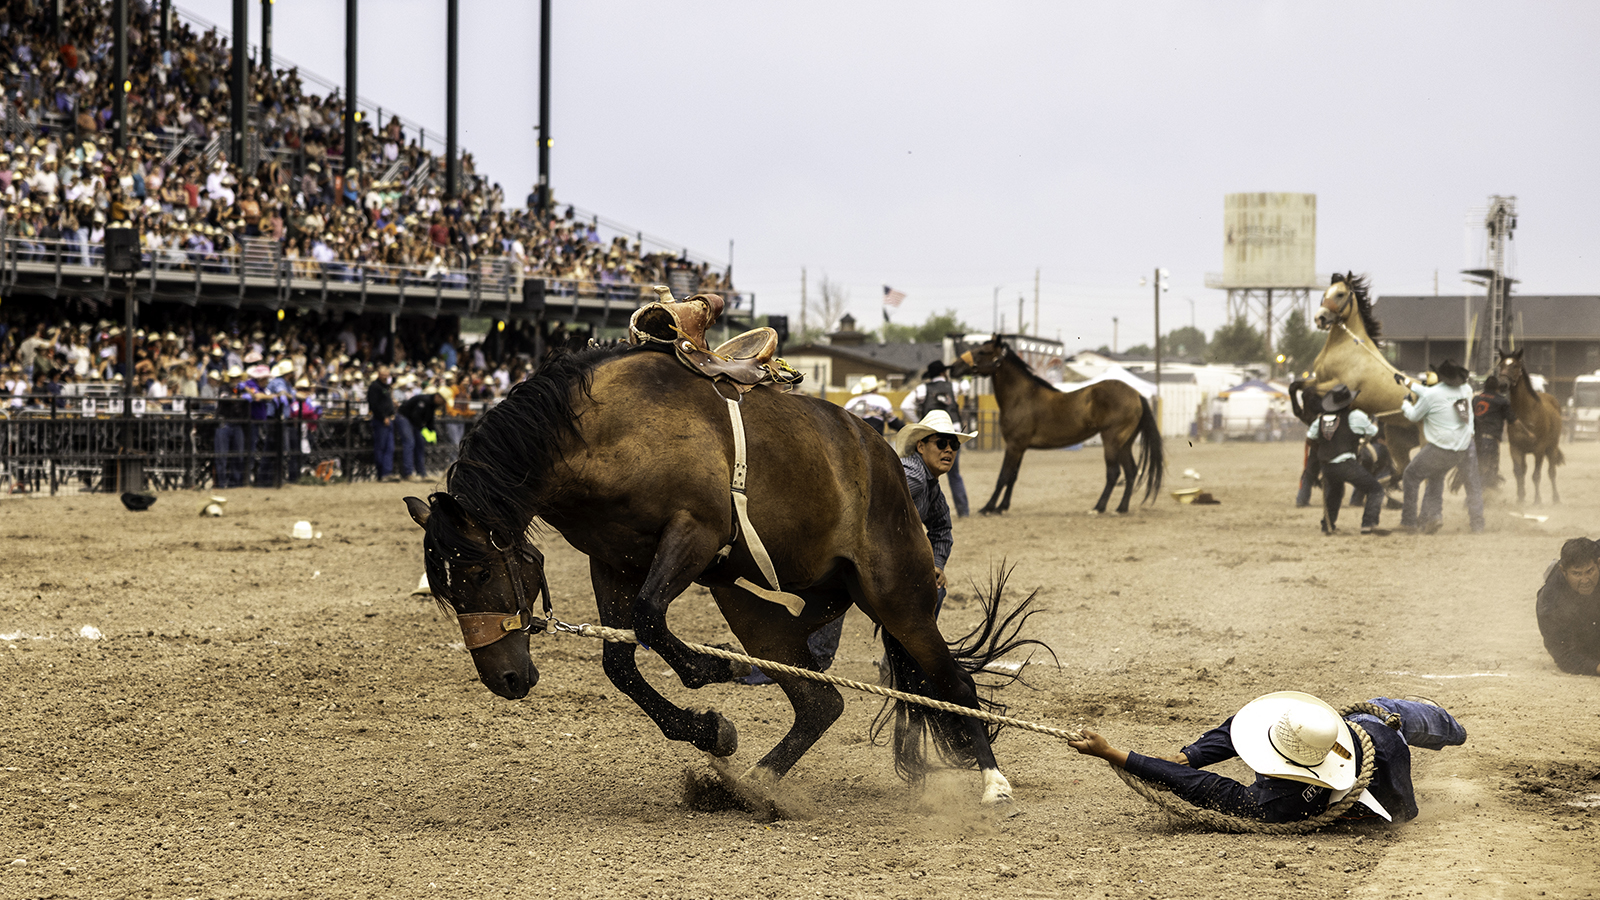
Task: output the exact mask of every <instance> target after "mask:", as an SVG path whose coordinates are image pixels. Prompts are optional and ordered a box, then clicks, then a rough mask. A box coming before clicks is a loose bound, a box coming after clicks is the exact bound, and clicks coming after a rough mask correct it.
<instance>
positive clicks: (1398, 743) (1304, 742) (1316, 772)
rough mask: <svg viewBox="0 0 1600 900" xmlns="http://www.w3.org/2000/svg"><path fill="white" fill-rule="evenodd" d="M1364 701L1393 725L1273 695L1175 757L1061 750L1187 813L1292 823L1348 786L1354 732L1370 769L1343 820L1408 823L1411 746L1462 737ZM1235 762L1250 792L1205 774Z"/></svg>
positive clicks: (1445, 726)
mask: <svg viewBox="0 0 1600 900" xmlns="http://www.w3.org/2000/svg"><path fill="white" fill-rule="evenodd" d="M1371 703H1372V705H1374V706H1378V707H1381V708H1382V709H1384V710H1386V711H1388V712H1389V713H1391V714H1393V715H1395V716H1398V717H1399V723H1398V725H1388V724H1385V722H1384V721H1383V720H1382V719H1379V718H1378V717H1377V716H1374V715H1370V714H1368V713H1364V712H1359V713H1352V714H1350V715H1348V716H1344V717H1341V716H1340V715H1339V713H1338V711H1337V710H1335V709H1334V708H1333V707H1331V706H1329V705H1328V704H1327V703H1324V702H1323V701H1322V700H1319V699H1318V698H1316V697H1313V696H1311V695H1310V694H1303V693H1301V692H1299V691H1277V692H1276V693H1271V694H1267V695H1265V696H1262V697H1257V698H1256V699H1254V700H1252V701H1250V702H1249V703H1247V704H1245V705H1244V707H1243V708H1242V709H1240V710H1239V712H1238V713H1237V714H1235V715H1233V716H1231V717H1229V719H1228V720H1227V721H1226V722H1223V723H1222V724H1221V725H1219V726H1217V727H1216V728H1213V729H1211V730H1210V731H1208V732H1206V733H1205V734H1203V735H1201V736H1200V739H1199V740H1197V741H1195V742H1194V743H1192V744H1190V745H1189V746H1187V747H1184V748H1183V750H1182V751H1180V752H1179V753H1178V754H1177V755H1175V756H1168V757H1154V756H1144V755H1142V754H1139V753H1130V752H1128V751H1126V750H1118V749H1117V748H1115V747H1113V746H1111V744H1110V742H1109V741H1107V740H1106V739H1105V738H1103V737H1101V736H1100V735H1098V734H1096V733H1095V732H1093V731H1090V730H1089V729H1087V728H1085V729H1084V730H1083V737H1082V738H1080V739H1078V740H1075V741H1073V740H1069V741H1068V742H1067V743H1068V745H1070V746H1071V747H1072V749H1074V750H1076V751H1078V752H1079V753H1083V754H1086V755H1088V756H1098V757H1100V758H1101V759H1103V760H1105V761H1106V762H1108V763H1110V764H1111V765H1112V766H1115V767H1117V768H1120V769H1126V770H1127V771H1128V772H1130V773H1132V774H1134V775H1137V776H1139V777H1140V778H1143V779H1144V780H1146V781H1149V782H1153V783H1156V784H1160V785H1165V786H1166V787H1169V788H1171V789H1172V791H1173V793H1175V794H1177V795H1178V796H1179V797H1181V798H1183V799H1184V800H1186V801H1188V802H1189V803H1191V804H1193V805H1195V806H1200V807H1204V808H1207V809H1214V810H1217V811H1218V812H1223V813H1227V814H1228V815H1232V816H1238V817H1240V818H1245V819H1255V820H1257V821H1261V822H1272V823H1276V822H1298V821H1301V820H1304V819H1309V818H1311V817H1313V816H1317V815H1320V814H1321V813H1323V812H1325V811H1326V810H1327V809H1328V807H1329V806H1330V805H1331V804H1333V803H1335V802H1337V801H1339V800H1342V799H1344V797H1345V796H1346V795H1348V794H1349V793H1350V790H1351V789H1352V788H1353V787H1354V786H1355V783H1356V773H1357V771H1358V770H1359V769H1360V768H1361V765H1362V761H1361V744H1360V742H1359V741H1357V740H1356V739H1355V733H1354V731H1353V729H1356V728H1360V729H1362V730H1363V731H1365V732H1366V733H1367V735H1368V736H1369V737H1370V738H1371V739H1372V749H1373V751H1374V753H1375V754H1376V755H1377V757H1378V758H1377V768H1376V771H1375V772H1374V773H1373V776H1372V781H1371V782H1370V783H1369V784H1368V785H1367V787H1366V789H1365V790H1363V791H1362V792H1361V794H1360V795H1359V796H1358V798H1357V802H1356V803H1354V804H1352V805H1351V806H1350V808H1349V809H1348V810H1346V811H1345V813H1344V815H1343V816H1342V818H1345V819H1358V818H1368V817H1371V816H1378V817H1380V818H1383V819H1386V820H1388V821H1391V822H1404V821H1407V820H1408V819H1414V818H1416V815H1417V797H1416V792H1415V791H1414V790H1413V789H1412V787H1411V748H1412V747H1426V748H1428V749H1429V750H1442V749H1444V748H1445V747H1451V746H1456V745H1459V744H1463V743H1465V742H1466V740H1467V732H1466V729H1464V728H1462V727H1461V723H1459V722H1457V721H1456V720H1455V718H1454V717H1452V716H1451V715H1450V714H1449V713H1448V712H1445V710H1444V709H1442V708H1440V707H1438V706H1436V705H1433V704H1431V703H1421V702H1417V701H1414V700H1391V699H1389V698H1387V697H1378V698H1376V699H1374V700H1372V701H1371ZM1235 756H1237V757H1239V758H1240V759H1242V760H1244V762H1245V765H1248V766H1249V767H1250V768H1252V769H1254V770H1255V772H1256V779H1255V782H1254V783H1253V784H1249V785H1245V784H1241V783H1239V782H1237V781H1234V780H1233V779H1232V778H1228V777H1227V776H1224V775H1217V774H1215V773H1212V772H1207V771H1204V769H1205V767H1206V766H1210V765H1215V764H1216V763H1219V762H1222V761H1223V760H1227V759H1232V758H1233V757H1235Z"/></svg>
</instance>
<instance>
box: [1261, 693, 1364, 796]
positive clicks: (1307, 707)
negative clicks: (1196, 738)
mask: <svg viewBox="0 0 1600 900" xmlns="http://www.w3.org/2000/svg"><path fill="white" fill-rule="evenodd" d="M1230 732H1231V735H1232V738H1233V748H1234V749H1235V750H1237V751H1238V752H1239V758H1240V759H1242V760H1244V762H1245V765H1247V766H1249V767H1250V768H1252V769H1254V770H1255V771H1256V774H1258V775H1267V776H1270V777H1273V778H1287V779H1289V780H1290V781H1303V782H1306V783H1308V784H1317V785H1321V786H1323V787H1325V788H1332V789H1333V790H1334V791H1336V792H1339V791H1348V790H1350V788H1351V787H1352V786H1354V785H1355V783H1356V753H1355V736H1354V735H1352V734H1351V733H1350V726H1349V724H1348V723H1346V722H1345V720H1344V719H1343V718H1341V717H1340V716H1339V711H1338V710H1336V709H1334V708H1333V707H1331V706H1329V705H1328V704H1327V703H1324V702H1323V701H1321V700H1319V699H1317V698H1316V697H1313V696H1311V695H1310V694H1304V693H1301V692H1300V691H1277V692H1275V693H1271V694H1266V695H1263V696H1260V697H1257V698H1256V699H1254V700H1251V701H1250V702H1249V703H1246V704H1245V705H1244V708H1243V709H1241V710H1239V712H1238V713H1236V714H1235V715H1234V717H1233V726H1232V728H1231V729H1230Z"/></svg>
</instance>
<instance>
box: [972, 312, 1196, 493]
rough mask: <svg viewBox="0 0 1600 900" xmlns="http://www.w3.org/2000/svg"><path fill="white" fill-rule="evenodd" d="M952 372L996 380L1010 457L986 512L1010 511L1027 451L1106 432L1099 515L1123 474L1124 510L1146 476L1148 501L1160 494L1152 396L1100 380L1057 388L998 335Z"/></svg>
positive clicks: (1064, 444) (1162, 464) (1161, 462)
mask: <svg viewBox="0 0 1600 900" xmlns="http://www.w3.org/2000/svg"><path fill="white" fill-rule="evenodd" d="M951 373H952V374H953V375H955V377H957V378H961V377H964V376H966V375H967V374H969V373H970V374H975V375H987V376H988V377H990V378H991V379H993V380H994V399H995V402H996V403H998V404H999V406H1000V432H1001V434H1002V435H1003V436H1004V437H1005V440H1006V455H1005V460H1004V461H1003V462H1001V464H1000V477H999V479H998V480H997V481H996V482H995V486H994V494H993V495H992V496H990V497H989V502H988V503H987V504H985V505H984V507H983V509H981V510H979V512H981V513H983V514H984V515H991V514H995V513H1003V512H1005V511H1006V510H1007V509H1010V508H1011V490H1012V488H1013V487H1015V486H1016V483H1017V471H1018V470H1019V469H1021V468H1022V454H1024V453H1026V452H1028V450H1029V449H1032V448H1039V449H1049V448H1052V447H1070V446H1072V445H1073V444H1081V443H1083V442H1084V441H1086V440H1088V439H1089V438H1092V437H1094V436H1095V435H1099V436H1100V443H1101V448H1102V452H1103V453H1104V454H1105V460H1106V484H1105V490H1103V491H1101V492H1100V500H1099V501H1098V502H1096V503H1095V505H1094V511H1095V512H1097V513H1103V512H1105V511H1106V502H1107V501H1108V500H1110V499H1111V491H1112V489H1113V488H1115V487H1116V486H1117V476H1118V475H1119V474H1120V475H1121V476H1122V478H1123V481H1124V483H1125V487H1124V488H1123V490H1122V502H1121V503H1120V504H1118V505H1117V512H1119V513H1125V512H1127V511H1128V501H1129V500H1130V498H1132V496H1133V488H1134V486H1135V485H1136V484H1137V483H1138V482H1139V480H1140V479H1143V480H1144V483H1145V489H1144V499H1145V500H1149V499H1150V498H1152V497H1154V496H1157V495H1158V493H1159V492H1160V490H1161V475H1162V471H1163V469H1164V468H1165V465H1166V463H1165V461H1164V459H1163V457H1162V449H1161V428H1160V426H1159V425H1157V423H1156V414H1155V410H1153V409H1151V407H1150V403H1149V401H1147V400H1145V399H1144V397H1141V396H1140V395H1139V392H1138V391H1136V390H1134V389H1133V388H1132V387H1130V386H1129V385H1126V384H1123V383H1122V382H1120V381H1101V382H1097V383H1095V384H1091V385H1089V386H1088V387H1083V388H1079V389H1077V390H1075V391H1060V390H1057V389H1056V388H1054V387H1053V386H1051V385H1050V383H1049V382H1047V381H1045V380H1044V379H1043V378H1040V377H1039V376H1038V375H1036V374H1034V372H1033V370H1032V369H1030V368H1028V364H1027V363H1025V362H1023V361H1022V360H1020V359H1018V358H1017V355H1016V354H1015V353H1013V352H1011V347H1010V346H1009V345H1007V344H1006V342H1005V341H1003V340H1001V339H1000V338H999V336H998V335H997V336H995V337H992V338H990V339H989V340H987V341H985V342H984V343H982V344H980V345H978V346H977V347H976V348H974V349H972V350H969V351H967V352H965V353H963V354H961V357H960V359H959V360H958V361H957V362H956V364H955V366H953V367H952V368H951ZM1135 438H1142V439H1143V444H1142V446H1141V448H1140V454H1139V459H1138V461H1137V463H1136V462H1135V461H1134V457H1133V441H1134V439H1135ZM1002 494H1003V496H1002Z"/></svg>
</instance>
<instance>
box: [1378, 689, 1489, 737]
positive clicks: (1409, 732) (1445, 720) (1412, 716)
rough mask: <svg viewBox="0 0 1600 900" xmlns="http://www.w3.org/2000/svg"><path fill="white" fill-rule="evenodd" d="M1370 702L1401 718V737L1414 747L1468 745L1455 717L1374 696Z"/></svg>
mask: <svg viewBox="0 0 1600 900" xmlns="http://www.w3.org/2000/svg"><path fill="white" fill-rule="evenodd" d="M1370 702H1371V703H1373V704H1375V705H1377V706H1381V707H1383V708H1384V709H1387V710H1388V711H1390V712H1392V713H1397V714H1399V716H1400V736H1401V737H1404V738H1405V739H1406V743H1407V744H1410V745H1411V746H1413V747H1422V748H1424V749H1426V750H1443V749H1444V748H1446V747H1459V746H1461V745H1462V744H1465V743H1466V742H1467V730H1466V729H1465V728H1462V727H1461V723H1460V722H1457V721H1456V719H1455V716H1452V715H1450V714H1449V713H1448V712H1446V711H1444V710H1443V709H1440V708H1439V707H1437V706H1429V705H1428V704H1426V703H1417V702H1415V701H1412V700H1391V699H1390V698H1388V697H1374V698H1373V699H1372V700H1371V701H1370Z"/></svg>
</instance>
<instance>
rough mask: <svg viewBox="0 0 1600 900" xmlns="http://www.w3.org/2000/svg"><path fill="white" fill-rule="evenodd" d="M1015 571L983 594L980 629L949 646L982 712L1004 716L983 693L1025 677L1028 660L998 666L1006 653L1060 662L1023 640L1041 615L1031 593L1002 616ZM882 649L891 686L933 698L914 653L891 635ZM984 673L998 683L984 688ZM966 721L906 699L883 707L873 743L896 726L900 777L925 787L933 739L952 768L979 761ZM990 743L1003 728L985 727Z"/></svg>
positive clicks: (1003, 572)
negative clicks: (1035, 652)
mask: <svg viewBox="0 0 1600 900" xmlns="http://www.w3.org/2000/svg"><path fill="white" fill-rule="evenodd" d="M1010 574H1011V569H1010V568H1008V567H1007V566H1006V565H1005V563H1004V562H1002V563H1001V566H1000V569H999V570H998V572H996V573H995V574H994V575H993V576H992V578H991V580H990V583H989V590H988V593H987V594H985V593H984V592H982V591H979V593H978V599H979V602H980V603H981V604H982V608H983V617H982V619H981V620H980V621H979V622H978V624H977V625H976V626H974V627H973V629H972V630H971V631H969V632H967V633H966V634H965V635H963V636H961V637H959V638H957V639H956V640H954V641H951V642H950V643H949V647H950V655H951V656H952V657H954V658H955V662H956V666H957V667H958V668H959V669H960V670H961V673H962V679H963V680H964V681H966V682H967V683H968V684H969V685H971V686H972V688H973V693H974V694H975V695H977V697H978V706H977V708H978V709H982V710H985V711H987V712H992V713H995V714H997V715H1004V714H1005V711H1006V706H1005V704H1004V703H1001V702H1000V701H998V700H995V699H993V697H992V696H988V697H986V696H983V695H982V694H980V693H979V689H980V688H981V689H983V690H984V691H985V692H987V693H990V694H992V693H993V691H995V690H997V689H999V688H1002V687H1005V686H1006V685H1008V684H1011V683H1012V682H1014V681H1017V680H1020V679H1021V677H1022V669H1023V667H1024V666H1025V665H1026V661H1024V662H1023V663H1018V664H1016V665H1014V666H1013V665H1005V666H996V665H995V664H996V663H998V662H999V661H1000V658H1001V657H1002V656H1004V655H1006V654H1007V653H1009V652H1011V651H1013V650H1016V649H1018V648H1021V647H1026V646H1028V645H1030V644H1031V645H1037V646H1039V647H1043V648H1044V650H1045V652H1046V653H1049V654H1050V658H1051V660H1052V661H1054V660H1055V658H1056V655H1055V651H1053V650H1051V649H1050V647H1049V646H1048V645H1046V644H1045V643H1044V642H1043V641H1038V640H1034V639H1032V638H1024V637H1021V636H1020V633H1021V631H1022V629H1023V626H1024V625H1026V624H1027V621H1028V619H1029V618H1030V617H1031V616H1032V615H1033V614H1034V612H1036V611H1037V610H1033V609H1030V607H1031V606H1032V604H1033V598H1034V596H1035V594H1029V595H1028V597H1027V599H1025V600H1023V601H1022V602H1021V603H1019V604H1017V606H1016V608H1015V609H1013V610H1011V611H1010V612H1008V613H1006V612H1002V607H1001V602H1000V596H1001V593H1002V592H1003V591H1004V590H1005V585H1006V579H1007V578H1008V577H1009V576H1010ZM883 649H884V652H885V656H886V657H887V660H888V667H887V670H886V671H887V674H888V676H889V683H888V685H887V686H888V687H889V688H891V689H893V690H897V691H904V692H906V693H908V694H919V695H922V696H925V697H933V696H934V690H933V687H932V685H930V684H929V682H928V678H927V675H926V674H925V673H924V672H923V670H922V667H921V666H919V665H918V664H917V661H916V660H915V659H913V658H912V656H911V654H910V653H908V652H907V651H906V648H905V647H904V646H902V645H901V644H900V642H899V641H897V640H895V639H894V638H893V637H890V636H889V634H888V633H887V632H885V633H884V635H883ZM979 673H983V674H986V675H990V676H994V678H995V681H993V682H989V683H979V682H978V681H977V680H976V679H975V678H973V676H974V675H977V674H979ZM965 719H966V717H965V716H961V715H958V714H956V713H950V712H944V711H942V710H935V709H932V708H930V707H926V706H919V705H917V704H914V703H908V702H906V701H904V700H892V701H888V702H885V703H884V706H883V709H881V710H879V711H878V715H877V716H876V717H875V718H874V719H873V720H872V739H873V742H874V743H876V742H878V740H879V737H880V735H881V734H882V732H883V730H884V729H885V728H886V727H888V725H889V723H890V722H891V721H892V722H893V723H894V769H895V772H896V773H897V774H898V775H899V776H900V777H901V778H903V779H905V780H906V781H908V782H912V783H917V782H920V781H921V780H922V779H923V778H924V777H925V776H926V775H927V773H928V769H929V766H928V759H927V744H928V738H932V743H933V746H934V749H935V750H936V751H937V753H938V755H939V758H940V759H941V760H942V761H943V762H944V763H945V764H946V765H950V766H955V767H958V768H970V767H972V766H973V765H974V764H975V763H976V761H977V748H976V747H974V746H973V743H972V732H971V731H970V730H969V727H968V725H967V723H966V721H965ZM986 731H987V733H988V738H989V742H990V743H991V744H992V743H993V742H994V740H995V739H996V738H997V737H999V734H1000V726H999V725H996V724H992V723H990V724H988V725H987V726H986Z"/></svg>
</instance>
